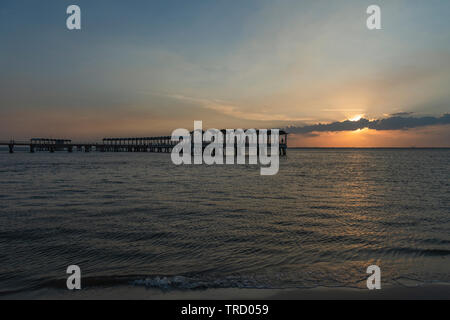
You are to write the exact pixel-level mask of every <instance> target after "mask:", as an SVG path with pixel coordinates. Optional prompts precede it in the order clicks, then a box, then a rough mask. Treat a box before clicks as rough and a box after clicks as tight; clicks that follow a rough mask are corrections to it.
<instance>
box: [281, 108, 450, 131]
mask: <svg viewBox="0 0 450 320" xmlns="http://www.w3.org/2000/svg"><path fill="white" fill-rule="evenodd" d="M405 115H407V113H402V114H394V115H392V116H390V117H389V118H384V119H379V120H367V119H364V118H361V119H360V120H358V121H350V120H345V121H337V122H332V123H327V124H322V123H319V124H314V125H309V126H303V127H287V128H286V131H287V132H289V133H299V134H311V133H313V132H327V131H333V132H336V131H353V130H358V129H364V128H369V129H374V130H406V129H411V128H418V127H425V126H433V125H442V124H450V114H449V113H447V114H444V115H443V116H441V117H432V116H429V117H407V116H405Z"/></svg>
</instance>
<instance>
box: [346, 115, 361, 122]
mask: <svg viewBox="0 0 450 320" xmlns="http://www.w3.org/2000/svg"><path fill="white" fill-rule="evenodd" d="M362 117H364V115H363V114H358V115H356V116H353V117H352V118H349V119H348V120H350V121H359V120H360V119H361V118H362Z"/></svg>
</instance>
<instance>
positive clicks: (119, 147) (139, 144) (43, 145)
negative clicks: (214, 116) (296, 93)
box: [0, 130, 288, 155]
mask: <svg viewBox="0 0 450 320" xmlns="http://www.w3.org/2000/svg"><path fill="white" fill-rule="evenodd" d="M191 134H192V133H191ZM287 135H288V133H286V132H285V131H282V130H280V132H279V149H280V155H286V149H287ZM269 136H270V134H269ZM178 143H179V141H172V137H171V136H155V137H138V138H103V140H102V141H101V142H73V141H72V140H70V139H62V138H60V139H55V138H32V139H30V140H29V141H17V140H9V141H0V146H8V149H9V153H14V148H15V147H16V146H25V147H28V148H29V152H30V153H34V152H37V151H47V152H52V153H53V152H55V151H67V152H73V151H78V152H91V151H99V152H158V153H170V152H172V149H173V148H174V147H175V146H176V145H177V144H178ZM208 144H209V142H204V143H203V147H205V146H207V145H208ZM268 145H270V143H268ZM246 147H248V143H246ZM224 148H225V145H224Z"/></svg>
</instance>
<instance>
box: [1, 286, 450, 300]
mask: <svg viewBox="0 0 450 320" xmlns="http://www.w3.org/2000/svg"><path fill="white" fill-rule="evenodd" d="M22 299H25V300H72V299H74V300H384V299H386V300H403V299H408V300H450V284H447V283H436V284H426V285H420V286H414V287H403V286H388V287H386V288H382V289H380V290H368V289H358V288H344V287H316V288H309V289H300V288H299V289H294V288H293V289H239V288H224V289H205V290H170V291H163V290H160V289H155V288H146V287H138V286H131V285H130V286H115V287H96V288H86V289H82V290H77V291H68V290H63V289H39V290H36V291H31V292H20V293H13V294H9V295H4V296H0V300H22Z"/></svg>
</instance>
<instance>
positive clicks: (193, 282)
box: [131, 276, 271, 290]
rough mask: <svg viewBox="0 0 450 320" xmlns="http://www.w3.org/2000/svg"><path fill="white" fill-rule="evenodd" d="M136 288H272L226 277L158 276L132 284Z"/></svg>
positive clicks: (250, 281)
mask: <svg viewBox="0 0 450 320" xmlns="http://www.w3.org/2000/svg"><path fill="white" fill-rule="evenodd" d="M131 284H132V285H135V286H145V287H147V288H156V289H161V290H174V289H175V290H176V289H178V290H180V289H182V290H188V289H190V290H192V289H216V288H241V289H244V288H247V289H250V288H252V289H266V288H271V287H270V286H264V285H261V283H258V282H257V281H255V280H253V279H245V278H235V277H225V278H223V279H215V280H207V279H200V278H191V277H186V276H156V277H149V278H145V279H139V280H134V281H132V282H131Z"/></svg>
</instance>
